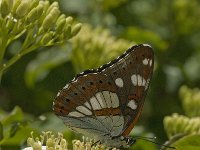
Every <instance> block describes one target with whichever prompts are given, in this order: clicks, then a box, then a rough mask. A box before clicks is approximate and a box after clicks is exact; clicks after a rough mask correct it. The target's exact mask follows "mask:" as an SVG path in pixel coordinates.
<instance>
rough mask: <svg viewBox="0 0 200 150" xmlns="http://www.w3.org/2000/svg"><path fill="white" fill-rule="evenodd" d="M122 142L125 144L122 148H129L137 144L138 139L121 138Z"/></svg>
mask: <svg viewBox="0 0 200 150" xmlns="http://www.w3.org/2000/svg"><path fill="white" fill-rule="evenodd" d="M121 139H122V141H124V142H123V145H122V147H124V148H129V147H130V146H131V145H133V144H135V142H136V139H134V138H132V137H130V136H127V137H121Z"/></svg>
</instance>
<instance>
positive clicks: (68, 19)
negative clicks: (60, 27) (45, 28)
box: [66, 17, 73, 25]
mask: <svg viewBox="0 0 200 150" xmlns="http://www.w3.org/2000/svg"><path fill="white" fill-rule="evenodd" d="M72 21H73V18H72V17H67V18H66V24H70V25H71V24H72Z"/></svg>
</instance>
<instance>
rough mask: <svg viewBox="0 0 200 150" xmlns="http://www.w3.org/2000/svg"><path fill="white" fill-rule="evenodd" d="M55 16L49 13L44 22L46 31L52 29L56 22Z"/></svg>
mask: <svg viewBox="0 0 200 150" xmlns="http://www.w3.org/2000/svg"><path fill="white" fill-rule="evenodd" d="M53 20H54V18H53V16H52V15H51V14H49V15H47V16H46V17H45V19H44V21H43V23H42V27H43V29H44V31H47V30H48V29H50V28H51V27H52V26H53V24H54V22H53Z"/></svg>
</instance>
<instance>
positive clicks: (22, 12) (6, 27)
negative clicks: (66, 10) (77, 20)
mask: <svg viewBox="0 0 200 150" xmlns="http://www.w3.org/2000/svg"><path fill="white" fill-rule="evenodd" d="M0 8H1V16H0V23H1V25H0V47H1V49H0V77H1V75H2V74H3V72H4V71H5V70H6V69H7V68H8V67H10V66H11V65H13V64H14V63H15V62H16V61H17V60H19V59H20V58H21V57H22V56H23V55H25V54H27V53H30V52H31V51H34V50H36V49H38V48H40V47H42V46H52V45H56V44H61V43H64V42H66V41H67V40H68V39H70V38H71V37H73V36H75V35H76V34H77V33H78V32H79V30H80V28H81V24H76V25H72V20H73V18H72V17H67V18H66V16H65V15H64V14H60V10H59V7H58V3H57V2H54V3H52V4H51V5H50V3H49V1H39V0H33V1H30V0H27V1H25V0H15V1H13V0H2V1H1V5H0ZM22 36H25V37H24V42H23V43H22V44H21V47H20V48H18V50H15V51H14V52H13V53H14V54H13V56H12V57H11V58H9V59H8V60H7V59H6V58H4V57H5V53H6V50H7V47H8V46H9V45H10V44H12V43H13V42H14V41H16V40H17V39H19V38H20V37H22Z"/></svg>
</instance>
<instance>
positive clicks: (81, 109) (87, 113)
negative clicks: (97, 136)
mask: <svg viewBox="0 0 200 150" xmlns="http://www.w3.org/2000/svg"><path fill="white" fill-rule="evenodd" d="M76 110H78V111H80V112H81V113H83V114H85V115H92V112H91V111H90V110H89V109H87V108H86V107H84V106H78V107H76Z"/></svg>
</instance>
